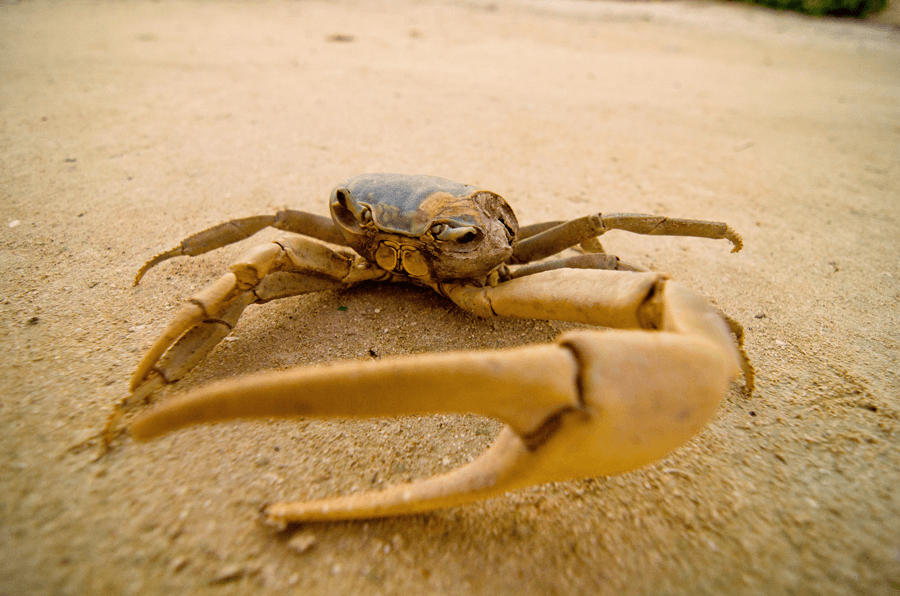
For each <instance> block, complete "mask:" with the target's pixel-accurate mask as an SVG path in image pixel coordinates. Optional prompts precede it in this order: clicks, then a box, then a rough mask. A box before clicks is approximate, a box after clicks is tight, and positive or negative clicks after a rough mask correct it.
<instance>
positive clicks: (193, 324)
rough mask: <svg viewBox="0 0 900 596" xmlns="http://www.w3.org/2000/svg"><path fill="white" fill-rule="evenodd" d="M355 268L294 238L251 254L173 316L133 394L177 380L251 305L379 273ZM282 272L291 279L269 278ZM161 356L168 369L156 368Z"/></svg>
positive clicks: (133, 381)
mask: <svg viewBox="0 0 900 596" xmlns="http://www.w3.org/2000/svg"><path fill="white" fill-rule="evenodd" d="M359 265H360V263H359V262H358V261H356V260H354V258H352V257H350V256H348V255H345V254H342V253H339V252H337V251H334V250H332V249H330V248H328V247H327V246H324V245H322V244H319V243H317V242H314V241H311V240H307V239H305V238H303V237H301V236H297V235H293V234H292V235H285V236H282V237H280V238H277V239H276V240H275V241H274V242H272V243H270V244H267V245H262V246H257V247H254V248H252V249H250V250H249V251H247V252H246V253H245V254H244V255H243V256H242V257H241V258H240V259H239V260H238V261H237V262H235V263H233V264H232V265H231V272H229V273H226V274H225V275H223V276H222V277H220V278H219V279H218V280H216V281H215V282H213V283H212V284H210V285H209V286H207V287H206V288H205V289H203V290H201V291H200V292H198V293H196V294H194V296H192V297H191V299H190V300H189V301H188V302H187V303H186V304H184V305H183V306H182V307H181V308H180V309H179V310H178V311H177V312H176V314H175V317H174V318H173V319H172V321H171V322H170V323H169V325H168V326H167V327H166V329H165V330H164V331H163V333H162V334H161V335H160V336H159V338H158V339H157V340H156V342H155V343H154V344H153V346H152V347H151V348H150V350H149V351H148V352H147V353H146V355H145V356H144V358H143V360H142V361H141V363H140V364H139V365H138V367H137V369H136V370H135V372H134V375H133V377H132V379H131V391H132V392H133V393H135V394H136V393H147V392H148V391H152V390H155V388H156V386H157V385H161V384H165V383H167V382H172V381H174V380H177V379H178V378H180V377H181V376H182V375H184V374H185V373H186V372H187V371H188V370H190V368H192V367H193V366H194V365H195V364H196V363H197V362H199V361H200V360H201V359H202V358H203V356H205V355H206V354H208V353H209V352H210V351H211V350H212V349H213V347H215V345H216V344H217V343H218V342H219V341H221V340H222V338H224V337H225V336H226V335H228V333H230V332H231V329H232V328H233V327H234V325H235V324H236V323H237V320H238V318H239V317H240V315H241V313H242V312H243V310H244V308H246V307H247V306H248V305H250V304H253V303H258V302H267V301H268V300H272V299H275V298H280V297H283V296H290V295H297V294H302V293H307V292H316V291H321V290H326V289H336V288H347V287H349V286H351V285H353V284H355V283H358V282H359V281H363V280H365V279H372V278H374V277H377V276H378V275H380V274H381V273H380V272H378V271H376V270H374V269H371V268H365V267H360V266H359ZM280 272H287V273H288V274H292V275H280V276H275V275H272V274H277V273H280ZM164 355H165V356H167V360H166V363H167V366H160V362H161V359H162V358H163V356H164ZM166 369H168V370H169V373H168V374H166ZM153 375H156V377H161V379H158V378H156V377H153ZM151 377H153V378H151ZM148 379H149V382H148ZM145 386H146V388H144V387H145ZM139 389H140V390H142V391H140V392H139ZM129 401H133V399H132V398H129Z"/></svg>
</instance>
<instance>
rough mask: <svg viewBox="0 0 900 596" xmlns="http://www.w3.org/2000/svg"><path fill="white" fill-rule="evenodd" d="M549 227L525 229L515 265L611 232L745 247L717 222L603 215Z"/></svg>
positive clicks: (739, 239)
mask: <svg viewBox="0 0 900 596" xmlns="http://www.w3.org/2000/svg"><path fill="white" fill-rule="evenodd" d="M550 223H556V222H548V224H532V225H531V226H526V227H525V228H524V230H525V232H524V239H523V240H521V241H520V242H519V243H518V244H517V245H516V248H515V252H514V253H513V259H512V262H513V263H530V262H532V261H537V260H540V259H543V258H545V257H549V256H550V255H555V254H556V253H558V252H560V251H562V250H565V249H566V248H569V247H570V246H575V245H576V244H580V243H584V242H588V241H590V240H591V239H593V238H596V237H598V236H601V235H603V234H604V233H606V232H608V231H610V230H623V231H626V232H632V233H633V234H646V235H651V236H691V237H694V238H711V239H726V240H729V241H730V242H731V243H732V244H733V245H734V248H732V251H731V252H738V251H739V250H741V248H742V247H743V245H744V244H743V241H742V240H741V237H740V235H738V233H737V232H735V231H734V230H733V229H731V227H730V226H728V225H727V224H724V223H721V222H716V221H701V220H696V219H678V218H674V217H663V216H660V215H643V214H639V213H613V214H610V215H603V214H602V213H598V214H594V215H588V216H585V217H580V218H578V219H573V220H571V221H567V222H565V223H561V224H559V225H557V226H554V227H551V228H548V229H545V227H544V226H546V225H549V224H550Z"/></svg>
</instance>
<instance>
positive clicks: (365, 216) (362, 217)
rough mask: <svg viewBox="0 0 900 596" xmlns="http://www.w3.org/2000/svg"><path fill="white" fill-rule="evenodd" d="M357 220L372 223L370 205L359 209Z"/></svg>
mask: <svg viewBox="0 0 900 596" xmlns="http://www.w3.org/2000/svg"><path fill="white" fill-rule="evenodd" d="M359 221H361V222H362V223H364V224H367V223H372V209H371V207H363V208H362V209H360V211H359Z"/></svg>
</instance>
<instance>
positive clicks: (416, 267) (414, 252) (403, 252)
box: [375, 240, 429, 278]
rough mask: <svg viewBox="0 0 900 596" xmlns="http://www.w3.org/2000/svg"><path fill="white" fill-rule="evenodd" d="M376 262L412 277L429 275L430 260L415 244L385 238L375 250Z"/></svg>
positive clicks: (380, 265)
mask: <svg viewBox="0 0 900 596" xmlns="http://www.w3.org/2000/svg"><path fill="white" fill-rule="evenodd" d="M375 262H376V263H378V266H379V267H381V268H382V269H387V270H388V271H395V272H397V273H402V274H405V275H408V276H410V277H418V278H425V277H428V276H429V267H428V261H427V260H426V259H425V256H424V255H423V254H422V252H421V251H420V250H419V249H418V248H416V247H415V246H411V245H408V244H401V243H399V242H395V241H392V240H383V241H382V242H380V243H379V245H378V248H377V249H376V250H375Z"/></svg>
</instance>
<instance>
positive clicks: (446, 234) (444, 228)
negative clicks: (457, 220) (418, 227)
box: [430, 224, 480, 244]
mask: <svg viewBox="0 0 900 596" xmlns="http://www.w3.org/2000/svg"><path fill="white" fill-rule="evenodd" d="M430 231H431V233H432V234H434V237H435V238H437V239H438V240H441V241H444V242H446V241H448V240H452V241H454V242H456V243H457V244H468V243H469V242H473V241H475V240H477V239H478V237H479V235H480V234H479V231H478V228H473V227H471V226H462V227H459V228H454V227H451V226H448V225H447V224H435V225H433V226H431V230H430Z"/></svg>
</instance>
